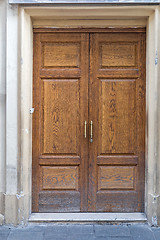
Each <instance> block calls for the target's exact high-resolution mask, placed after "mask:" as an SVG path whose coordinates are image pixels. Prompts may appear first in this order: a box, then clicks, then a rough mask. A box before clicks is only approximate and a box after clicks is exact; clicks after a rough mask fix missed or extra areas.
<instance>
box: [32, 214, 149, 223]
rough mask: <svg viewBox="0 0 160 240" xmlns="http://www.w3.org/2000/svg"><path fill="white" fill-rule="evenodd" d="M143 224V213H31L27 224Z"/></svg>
mask: <svg viewBox="0 0 160 240" xmlns="http://www.w3.org/2000/svg"><path fill="white" fill-rule="evenodd" d="M57 222H60V223H94V222H98V223H101V222H102V223H116V222H117V223H121V222H122V223H123V222H125V223H127V222H128V223H131V222H133V223H136V222H137V223H139V222H141V223H144V222H147V218H146V215H145V214H144V213H32V214H31V216H30V218H29V223H57Z"/></svg>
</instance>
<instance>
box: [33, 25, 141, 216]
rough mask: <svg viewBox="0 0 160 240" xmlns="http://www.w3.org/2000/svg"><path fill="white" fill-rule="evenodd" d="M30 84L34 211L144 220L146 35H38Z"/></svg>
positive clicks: (108, 32)
mask: <svg viewBox="0 0 160 240" xmlns="http://www.w3.org/2000/svg"><path fill="white" fill-rule="evenodd" d="M33 76H34V83H33V93H34V94H33V105H34V108H35V113H34V115H33V174H32V175H33V180H32V182H33V201H32V206H33V211H34V212H79V211H81V212H86V211H89V212H96V211H97V212H138V211H140V212H143V211H144V177H145V175H144V169H145V154H144V153H145V91H146V90H145V86H146V85H145V28H137V29H135V28H114V29H110V28H105V29H97V28H92V29H85V28H84V29H83V28H81V29H70V30H69V29H42V28H38V29H34V74H33ZM85 120H86V121H87V138H86V139H85V138H84V122H85ZM91 121H93V142H92V143H91V142H89V140H90V133H91V131H90V122H91Z"/></svg>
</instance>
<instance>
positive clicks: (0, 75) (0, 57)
mask: <svg viewBox="0 0 160 240" xmlns="http://www.w3.org/2000/svg"><path fill="white" fill-rule="evenodd" d="M5 17H6V16H5V1H0V133H1V134H0V214H4V193H5V159H6V158H5V148H6V145H5V140H6V136H5V135H6V132H5V127H6V123H5V122H6V118H5V115H6V81H5V66H6V63H5V61H6V58H5V52H6V49H5V40H6V38H5V36H6V30H5V29H6V21H5ZM1 223H3V216H2V215H0V224H1Z"/></svg>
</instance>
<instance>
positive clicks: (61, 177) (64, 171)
mask: <svg viewBox="0 0 160 240" xmlns="http://www.w3.org/2000/svg"><path fill="white" fill-rule="evenodd" d="M78 177H79V176H78V167H70V166H68V167H42V189H43V190H45V189H52V190H54V189H55V190H56V189H61V190H62V189H63V190H65V189H68V190H78Z"/></svg>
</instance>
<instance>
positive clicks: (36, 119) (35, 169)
mask: <svg viewBox="0 0 160 240" xmlns="http://www.w3.org/2000/svg"><path fill="white" fill-rule="evenodd" d="M33 44H34V46H35V47H34V49H35V50H34V53H33V79H34V81H33V93H34V94H33V107H34V114H33V115H32V129H33V134H32V142H33V143H34V151H32V211H33V212H38V211H39V203H38V193H39V151H40V145H39V138H38V136H39V131H40V129H39V126H40V95H39V88H40V77H39V69H40V65H41V62H40V61H39V59H41V46H40V34H34V38H33Z"/></svg>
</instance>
